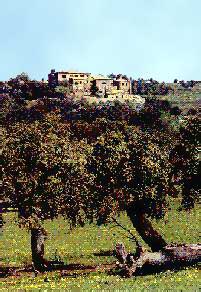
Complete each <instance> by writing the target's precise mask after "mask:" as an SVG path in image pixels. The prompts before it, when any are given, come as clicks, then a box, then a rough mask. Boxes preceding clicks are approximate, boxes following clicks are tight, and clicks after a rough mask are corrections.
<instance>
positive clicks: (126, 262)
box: [116, 244, 201, 277]
mask: <svg viewBox="0 0 201 292" xmlns="http://www.w3.org/2000/svg"><path fill="white" fill-rule="evenodd" d="M116 256H117V259H118V260H119V265H118V268H120V269H121V274H122V276H126V277H131V276H132V275H133V274H135V275H139V274H145V273H153V272H161V271H164V270H167V269H175V268H177V269H179V268H181V267H184V266H191V265H194V264H197V263H199V262H200V257H201V246H200V245H199V244H189V245H185V244H184V245H174V246H173V245H167V246H166V248H164V250H163V251H162V252H147V251H146V250H142V251H141V253H140V254H139V255H137V256H136V254H131V253H127V252H126V250H125V247H124V245H123V244H118V245H117V246H116Z"/></svg>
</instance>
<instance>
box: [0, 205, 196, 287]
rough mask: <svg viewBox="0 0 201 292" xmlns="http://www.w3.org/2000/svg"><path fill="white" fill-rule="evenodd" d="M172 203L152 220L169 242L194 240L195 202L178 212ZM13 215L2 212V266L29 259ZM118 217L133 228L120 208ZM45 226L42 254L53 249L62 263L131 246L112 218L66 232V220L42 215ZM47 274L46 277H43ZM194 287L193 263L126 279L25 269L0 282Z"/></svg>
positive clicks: (88, 261)
mask: <svg viewBox="0 0 201 292" xmlns="http://www.w3.org/2000/svg"><path fill="white" fill-rule="evenodd" d="M176 208H177V206H176V205H174V208H173V210H171V211H169V213H168V214H167V215H166V218H165V220H166V221H167V222H166V224H165V221H164V220H163V221H159V222H156V221H153V223H154V225H155V226H156V227H157V229H158V230H160V232H161V233H162V234H163V235H164V237H165V238H166V239H167V241H168V242H178V243H184V242H185V243H198V242H199V236H198V228H199V224H198V222H199V209H198V207H196V208H195V209H194V210H193V211H192V212H191V213H186V212H180V213H178V212H177V211H176ZM16 219H17V217H16V214H14V213H7V214H4V220H5V221H6V223H5V225H4V227H3V233H2V235H1V237H0V245H1V246H0V252H1V254H0V258H1V259H0V261H1V263H0V264H1V266H10V267H23V266H25V265H27V264H29V265H30V264H31V250H30V234H29V233H28V232H27V231H26V230H23V229H20V228H19V227H18V225H17V222H16ZM119 221H120V222H121V223H122V224H124V226H127V228H129V229H131V230H132V232H133V233H134V234H135V230H133V229H132V225H131V224H130V221H129V220H128V218H127V217H126V216H125V215H124V214H122V216H121V217H120V218H119ZM45 227H46V229H47V230H48V232H49V235H48V239H47V240H46V246H45V252H46V258H48V259H54V258H55V252H56V254H57V256H60V257H61V259H62V260H63V261H64V262H65V263H66V264H70V263H80V264H84V265H98V264H100V263H112V262H115V258H114V257H112V256H96V255H94V253H97V252H100V251H108V250H113V249H114V246H115V244H116V243H117V242H124V244H125V245H126V248H127V249H128V250H134V249H135V245H134V243H133V242H131V241H130V240H129V239H128V238H127V234H126V232H125V231H123V230H121V229H120V228H119V227H113V226H112V225H111V224H110V225H107V226H101V227H97V226H95V225H86V226H85V227H84V228H76V229H75V230H73V231H72V232H70V230H69V224H68V223H67V222H66V221H64V220H63V219H62V218H59V219H57V220H54V221H46V222H45ZM46 277H48V280H49V281H48V282H45V281H44V280H45V278H46ZM198 287H199V278H198V270H197V269H196V268H189V269H185V270H181V271H177V272H175V271H166V272H164V273H159V274H153V275H146V276H138V277H133V278H131V279H122V278H120V277H119V276H115V275H108V274H107V273H106V272H92V273H89V274H86V275H80V276H78V277H76V278H72V277H69V276H62V275H61V273H60V272H59V271H55V272H49V273H45V274H41V275H39V276H37V277H33V275H32V273H31V272H29V273H28V272H27V273H24V274H23V275H20V276H19V277H15V276H12V277H11V276H10V277H7V278H2V279H1V283H0V290H1V291H8V290H9V291H12V290H13V291H39V290H41V291H51V290H53V291H198ZM18 289H19V290H18Z"/></svg>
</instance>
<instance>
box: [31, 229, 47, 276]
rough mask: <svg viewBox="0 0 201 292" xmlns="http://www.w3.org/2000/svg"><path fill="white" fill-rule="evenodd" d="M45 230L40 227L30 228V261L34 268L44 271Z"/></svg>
mask: <svg viewBox="0 0 201 292" xmlns="http://www.w3.org/2000/svg"><path fill="white" fill-rule="evenodd" d="M45 238H46V235H45V232H44V230H43V229H42V228H33V229H31V251H32V261H33V265H34V268H35V270H37V271H41V272H42V271H44V269H45V268H46V267H47V266H46V263H47V261H45V259H44V242H45Z"/></svg>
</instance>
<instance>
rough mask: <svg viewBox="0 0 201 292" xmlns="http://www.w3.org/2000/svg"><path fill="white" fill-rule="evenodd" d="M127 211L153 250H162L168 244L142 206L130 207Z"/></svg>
mask: <svg viewBox="0 0 201 292" xmlns="http://www.w3.org/2000/svg"><path fill="white" fill-rule="evenodd" d="M126 211H127V215H128V217H129V218H130V220H131V221H132V223H133V226H134V227H135V229H136V230H137V232H138V233H139V235H140V236H141V237H142V239H143V240H144V242H146V243H147V244H148V246H149V247H150V248H151V250H152V251H160V250H162V249H163V248H164V247H165V246H166V245H167V243H166V241H165V240H164V239H163V237H162V236H161V235H160V233H158V231H156V230H155V229H154V228H153V226H152V224H151V222H150V221H149V220H148V219H147V218H146V215H145V214H144V213H143V212H142V209H140V207H138V208H137V207H134V208H133V207H130V208H128V209H127V210H126Z"/></svg>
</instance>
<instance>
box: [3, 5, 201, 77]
mask: <svg viewBox="0 0 201 292" xmlns="http://www.w3.org/2000/svg"><path fill="white" fill-rule="evenodd" d="M0 9H1V16H0V27H1V34H0V37H1V40H0V80H7V79H9V78H10V77H14V76H16V75H17V74H19V73H21V72H27V73H28V74H29V75H30V77H31V78H33V79H39V80H40V79H41V78H43V77H44V78H45V79H47V74H48V72H49V71H50V69H52V68H54V69H56V70H62V69H63V70H68V69H76V70H80V71H87V72H92V73H96V74H97V73H102V74H109V73H112V72H113V73H123V74H127V75H128V76H132V77H133V78H139V77H144V78H150V77H153V78H155V79H157V80H160V81H163V80H164V81H172V80H173V79H174V78H178V79H180V80H181V79H184V80H190V79H195V80H201V20H200V15H201V14H200V13H201V0H138V1H137V0H126V1H123V0H76V1H75V0H33V1H28V0H0Z"/></svg>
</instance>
